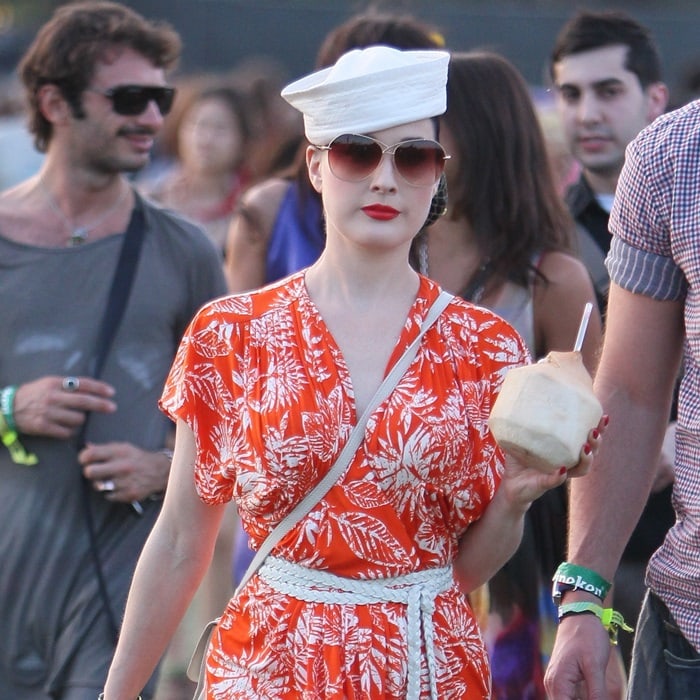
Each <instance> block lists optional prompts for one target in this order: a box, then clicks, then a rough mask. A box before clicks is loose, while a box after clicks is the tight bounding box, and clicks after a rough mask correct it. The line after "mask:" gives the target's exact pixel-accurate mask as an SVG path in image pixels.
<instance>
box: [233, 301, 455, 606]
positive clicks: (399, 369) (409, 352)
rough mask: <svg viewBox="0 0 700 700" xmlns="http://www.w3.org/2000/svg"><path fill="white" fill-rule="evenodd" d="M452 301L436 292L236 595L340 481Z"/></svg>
mask: <svg viewBox="0 0 700 700" xmlns="http://www.w3.org/2000/svg"><path fill="white" fill-rule="evenodd" d="M452 299H454V296H453V295H452V294H449V293H447V292H444V291H442V292H440V295H439V296H438V298H437V299H436V300H435V301H434V302H433V304H432V305H431V307H430V309H428V313H427V314H426V317H425V319H424V320H423V323H422V324H421V328H420V332H419V334H418V336H417V337H416V338H415V340H414V341H413V342H412V343H411V344H410V345H409V346H408V347H407V348H406V350H405V351H404V353H403V355H401V357H400V358H399V360H398V361H397V362H396V364H395V365H394V366H393V367H392V368H391V371H390V372H389V374H387V375H386V377H384V381H383V382H382V383H381V384H380V385H379V388H378V389H377V391H376V393H375V394H374V396H373V397H372V399H371V400H370V402H369V404H368V405H367V408H366V409H365V410H364V412H363V414H362V415H361V416H360V419H359V420H358V421H357V423H356V425H355V426H354V427H353V429H352V431H351V433H350V437H349V438H348V441H347V442H346V443H345V446H344V447H343V449H342V450H341V452H340V454H339V455H338V459H336V461H335V462H334V463H333V466H332V467H331V468H330V469H329V470H328V472H327V473H326V475H325V476H324V477H323V478H322V479H321V481H319V482H318V484H316V486H314V487H313V488H312V489H311V491H309V492H308V493H307V494H306V496H304V498H303V499H302V500H301V501H300V502H299V503H298V504H297V505H296V506H295V507H294V508H293V509H292V510H291V511H290V512H289V513H288V514H287V516H286V517H285V518H284V519H283V520H282V521H281V522H280V523H279V524H278V525H277V527H276V528H275V529H274V530H272V532H270V534H269V535H268V536H267V538H266V539H265V541H264V542H263V543H262V545H260V549H259V550H258V551H257V553H256V555H255V557H254V558H253V561H251V562H250V565H249V566H248V568H247V569H246V572H245V574H243V577H242V578H241V581H240V583H239V584H238V586H237V588H236V593H238V592H239V591H240V590H241V589H242V588H243V586H245V584H246V583H248V581H249V579H250V577H251V576H252V575H253V574H254V573H255V572H256V571H257V570H258V569H259V568H260V566H261V565H262V563H263V562H264V561H265V558H266V557H267V555H268V554H269V553H270V552H271V551H272V549H273V547H274V546H275V545H276V544H277V543H278V542H279V541H280V540H281V539H282V538H283V537H284V536H285V535H286V534H287V533H288V532H289V531H290V530H291V529H292V528H293V527H294V526H295V525H296V524H297V523H298V522H299V521H300V520H301V519H302V518H303V517H304V516H305V515H306V514H307V513H309V512H310V511H311V509H312V508H314V506H315V505H316V504H317V503H318V502H319V501H320V500H321V499H322V498H323V497H324V496H325V495H326V493H328V491H329V490H330V489H331V487H332V486H333V484H335V483H336V481H338V479H340V477H341V476H342V475H343V473H344V472H345V470H346V469H347V467H348V465H349V464H350V460H351V459H352V457H353V455H354V454H355V452H357V448H358V447H359V446H360V444H361V443H362V440H363V438H364V434H365V426H366V425H367V421H368V420H369V417H370V416H371V415H372V413H373V412H374V410H375V409H376V408H377V406H379V405H380V404H381V403H382V401H384V400H385V399H386V398H387V397H388V396H389V394H391V392H392V391H393V390H394V387H396V385H397V384H398V383H399V379H401V377H403V375H404V374H405V373H406V370H407V369H408V367H409V366H410V364H411V362H413V358H414V357H415V356H416V353H417V352H418V348H419V347H420V343H421V339H422V338H423V335H424V334H425V332H426V331H427V330H428V328H430V326H432V325H433V323H435V321H436V320H437V318H438V317H439V316H440V314H441V313H442V312H443V311H444V310H445V308H447V305H448V304H449V303H450V302H451V301H452Z"/></svg>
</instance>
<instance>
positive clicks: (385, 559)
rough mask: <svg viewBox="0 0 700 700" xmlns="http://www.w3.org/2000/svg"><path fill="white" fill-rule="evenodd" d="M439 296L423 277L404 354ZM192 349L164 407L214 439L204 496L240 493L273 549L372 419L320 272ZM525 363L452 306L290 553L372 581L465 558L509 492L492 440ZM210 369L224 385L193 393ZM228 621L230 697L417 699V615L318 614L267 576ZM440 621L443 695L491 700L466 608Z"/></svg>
mask: <svg viewBox="0 0 700 700" xmlns="http://www.w3.org/2000/svg"><path fill="white" fill-rule="evenodd" d="M435 293H436V291H435V288H434V285H433V284H432V283H431V282H429V281H427V280H424V279H422V280H421V291H420V293H419V296H418V299H417V302H416V304H415V306H414V308H413V309H412V312H411V314H409V317H408V318H407V321H406V325H405V329H404V330H405V332H404V334H403V335H402V338H401V340H400V342H404V343H407V342H408V341H409V339H410V337H411V332H410V329H413V331H412V332H415V329H416V328H417V326H418V324H419V322H420V320H421V317H422V315H423V314H424V313H425V309H426V308H427V305H428V300H429V298H431V297H432V296H434V294H435ZM406 329H409V330H408V331H406ZM182 348H185V350H183V351H182V353H180V354H179V360H180V365H179V366H178V364H177V363H176V364H175V365H174V368H173V372H172V374H171V377H170V378H169V387H168V389H167V392H166V394H164V401H163V405H164V406H165V407H167V410H168V411H169V412H171V415H173V416H174V417H183V418H184V419H185V420H187V421H188V423H189V424H190V425H194V426H196V431H197V434H198V435H200V436H203V437H202V440H203V442H204V445H203V450H202V453H203V454H205V455H207V460H208V463H207V464H198V465H197V479H198V488H200V486H201V492H202V493H203V494H204V495H203V497H206V498H212V499H214V498H217V499H220V500H221V501H223V500H226V499H227V498H230V496H231V493H232V492H233V493H234V494H235V497H236V500H237V501H238V503H239V506H246V505H250V510H246V509H245V507H243V508H239V510H240V512H241V517H242V518H243V519H244V521H245V524H246V528H247V529H249V530H250V532H251V534H252V535H253V538H254V541H255V542H260V541H262V539H263V538H264V534H265V531H266V530H267V529H269V528H270V527H271V526H272V524H273V523H274V522H275V521H276V520H277V519H278V518H279V512H278V511H280V509H281V507H282V505H283V504H287V503H289V504H291V502H296V501H297V500H298V499H300V498H301V497H302V495H303V493H304V492H305V491H306V490H307V489H308V486H309V485H310V484H311V483H315V481H316V480H317V479H318V477H319V476H320V474H322V473H324V472H325V470H326V469H328V467H329V465H330V463H331V462H332V460H333V458H334V457H335V455H336V453H337V450H338V448H339V446H340V444H342V442H343V441H344V440H345V439H346V437H345V436H346V435H347V433H348V431H349V429H350V427H351V424H352V422H353V420H354V417H355V414H354V406H353V402H352V395H351V392H350V389H351V387H350V384H349V377H348V374H347V368H345V367H343V366H342V365H339V364H338V357H337V348H336V346H335V345H334V344H333V343H332V339H329V334H328V329H327V328H326V327H325V325H324V323H323V319H322V318H321V317H320V316H319V315H318V311H317V310H316V309H315V307H314V306H313V303H312V302H311V301H310V300H309V298H308V295H307V294H306V290H305V286H304V282H303V274H300V275H298V276H296V277H293V278H291V279H290V280H287V281H286V282H283V283H280V284H279V285H278V286H277V287H276V288H274V289H267V290H261V291H258V292H255V293H252V294H246V295H241V296H239V297H231V298H228V299H226V300H220V301H218V302H214V303H213V304H212V305H210V306H209V307H208V308H206V309H205V310H204V312H203V313H202V314H201V315H198V318H197V319H196V321H195V322H193V326H192V331H191V333H190V335H189V337H186V338H185V339H184V341H183V344H182V345H181V349H182ZM216 353H220V354H218V355H217V354H216ZM212 355H214V356H212ZM525 359H526V355H525V354H524V351H523V348H522V346H521V345H520V342H519V340H518V339H517V338H516V337H515V336H511V335H509V329H508V328H507V326H505V324H503V323H502V322H501V321H500V320H499V319H497V318H496V317H495V316H493V315H491V314H489V313H488V312H485V311H483V310H481V309H475V308H473V307H470V306H469V305H467V304H464V303H463V302H461V301H459V300H457V301H455V302H454V303H453V304H451V305H450V307H449V309H448V310H447V311H446V312H445V314H444V315H443V317H441V319H440V320H439V322H438V324H437V325H436V326H435V328H434V329H431V331H430V332H429V334H428V335H426V339H425V343H424V346H423V347H422V349H421V352H420V353H419V356H418V358H417V359H416V361H415V362H414V363H413V365H412V366H411V369H410V370H409V372H408V373H407V375H406V376H405V377H404V378H403V379H402V381H401V383H400V386H399V387H398V389H397V390H396V391H395V392H394V394H393V395H392V397H390V400H389V401H387V402H386V403H385V405H384V406H383V407H382V409H380V410H379V411H377V412H375V415H374V416H373V417H372V419H371V420H370V424H369V425H368V427H367V430H366V433H365V446H369V447H367V448H366V447H365V446H363V448H362V449H361V450H360V451H359V452H358V454H357V455H356V457H355V459H354V460H353V462H352V464H351V465H350V467H349V469H348V474H347V477H346V479H347V482H346V481H343V482H342V484H341V486H339V487H336V488H335V489H332V490H331V493H330V494H329V497H328V498H327V499H326V500H325V501H324V502H323V503H322V504H319V505H318V506H317V507H316V508H315V509H314V510H313V511H312V512H311V513H310V514H309V515H308V516H307V517H306V518H304V519H303V521H302V522H301V523H299V524H298V526H297V527H296V528H295V530H294V531H293V532H292V533H290V535H289V536H288V537H287V538H285V539H284V540H283V542H282V543H280V544H279V545H278V550H277V553H278V554H280V555H282V556H285V557H287V558H289V559H291V560H293V561H298V562H303V563H304V564H306V565H309V566H313V567H316V568H325V569H329V570H331V571H333V570H334V569H335V568H336V567H338V570H343V571H344V572H345V571H347V572H348V575H351V576H356V577H358V578H368V577H372V578H374V577H377V576H387V575H394V574H398V573H404V572H406V571H410V570H414V569H416V568H418V569H421V568H426V567H431V566H435V565H438V564H443V563H445V562H446V561H449V558H450V557H451V556H452V555H453V552H454V548H455V546H456V543H457V537H458V536H459V534H460V532H461V531H462V530H463V528H464V527H465V526H466V524H467V523H468V522H470V521H471V520H473V519H474V518H478V517H480V515H481V513H482V512H483V508H484V505H485V504H486V502H487V501H488V500H489V499H490V498H491V497H492V494H493V491H494V489H495V484H496V481H497V480H498V469H499V466H500V457H499V454H498V452H497V451H496V448H495V445H494V442H493V438H492V436H491V435H490V433H489V431H488V430H487V429H486V428H485V425H486V419H487V417H488V410H489V407H490V404H491V402H492V401H493V397H494V396H495V395H496V393H497V387H498V386H500V383H501V381H502V376H503V374H504V369H505V368H507V367H508V366H509V365H511V364H521V363H522V362H523V361H524V360H525ZM212 369H213V372H214V373H213V374H210V372H211V371H212ZM196 374H202V375H203V377H201V378H200V381H202V382H203V383H204V384H208V386H206V387H205V386H202V387H200V386H197V387H196V392H195V391H194V390H193V391H190V390H189V388H188V390H183V386H187V385H188V383H189V382H190V381H192V378H193V375H196ZM200 391H201V395H200V393H199V392H200ZM195 394H196V395H195ZM202 397H205V400H203V399H202ZM205 408H206V410H204V409H205ZM324 431H325V434H324ZM341 436H342V437H341ZM217 453H218V455H219V456H218V457H217ZM200 482H204V485H203V486H202V485H201V483H200ZM378 485H381V486H382V487H383V488H379V487H378ZM433 497H434V498H433ZM406 542H408V544H404V543H406ZM404 547H405V548H406V549H410V551H404ZM353 557H354V559H353ZM224 617H225V620H224V621H222V624H224V625H225V624H229V626H230V628H231V629H233V628H235V630H236V633H234V634H232V635H230V636H227V635H226V634H222V637H221V640H220V643H219V642H217V644H219V646H217V649H216V652H217V653H216V654H215V655H214V656H213V657H212V663H211V664H210V668H211V671H212V673H213V674H214V675H215V676H216V678H217V691H216V693H217V695H216V696H215V697H217V698H221V700H224V699H225V700H231V698H234V697H235V698H243V699H244V700H247V699H248V698H250V699H251V700H252V699H253V698H254V699H255V700H262V699H266V698H274V699H275V700H280V699H283V700H300V699H301V698H304V700H313V699H315V698H318V699H319V700H321V698H323V700H327V699H328V698H330V696H331V695H333V698H334V700H338V699H339V698H343V697H347V692H346V689H347V688H351V692H352V693H353V694H354V695H355V696H357V697H369V698H374V697H401V696H402V694H405V691H406V687H405V682H406V646H405V633H406V626H405V625H406V620H405V607H404V606H400V605H395V604H376V605H368V606H361V607H359V606H352V605H344V606H332V605H323V604H316V603H303V602H301V601H297V600H293V599H291V598H288V597H287V596H284V595H282V594H278V593H275V592H274V591H272V590H271V589H270V588H269V586H267V585H265V584H263V583H262V582H261V580H260V579H258V578H257V577H254V578H253V579H252V580H251V582H249V584H248V586H246V589H245V590H244V591H243V593H242V594H241V595H240V596H239V597H238V598H237V599H236V600H235V601H232V603H231V604H230V606H229V609H228V611H227V613H226V614H225V616H224ZM434 619H435V624H436V632H437V635H438V636H437V639H438V644H437V646H436V659H437V661H438V681H439V686H440V687H439V692H440V698H441V700H443V698H444V699H446V700H453V699H454V700H457V698H459V700H465V698H467V697H468V698H469V699H470V700H472V699H473V698H475V697H479V698H480V697H481V696H482V693H481V692H480V689H477V692H478V695H474V689H473V688H467V687H465V686H466V681H465V680H464V679H465V677H469V676H468V675H465V668H470V667H471V668H473V669H474V672H476V673H481V674H482V681H483V684H484V685H486V680H485V679H487V678H488V668H487V665H486V659H485V653H484V650H483V647H482V645H481V642H480V639H479V633H478V629H477V628H476V625H475V622H474V620H473V618H472V616H471V613H470V612H469V611H468V609H467V607H466V605H465V603H464V599H463V598H462V597H458V595H457V593H456V591H455V592H454V593H451V594H450V595H448V596H446V597H445V598H444V599H443V598H442V596H441V601H440V602H439V603H438V604H437V611H436V616H435V618H434ZM226 621H227V622H226ZM241 630H249V634H246V633H244V634H243V635H241V634H240V632H241ZM260 635H264V643H262V639H261V637H260ZM241 639H242V641H241ZM219 651H220V652H221V653H220V654H219V653H218V652H219ZM423 680H424V681H425V678H424V679H423ZM469 683H470V684H472V681H471V680H470V681H469ZM423 685H425V683H423ZM324 686H325V687H324Z"/></svg>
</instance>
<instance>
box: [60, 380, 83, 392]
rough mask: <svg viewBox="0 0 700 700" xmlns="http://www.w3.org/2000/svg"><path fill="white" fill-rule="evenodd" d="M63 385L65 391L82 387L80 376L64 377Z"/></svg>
mask: <svg viewBox="0 0 700 700" xmlns="http://www.w3.org/2000/svg"><path fill="white" fill-rule="evenodd" d="M61 386H62V387H63V389H64V390H65V391H71V392H72V391H78V389H80V379H78V377H63V381H62V382H61Z"/></svg>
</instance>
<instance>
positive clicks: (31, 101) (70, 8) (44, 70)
mask: <svg viewBox="0 0 700 700" xmlns="http://www.w3.org/2000/svg"><path fill="white" fill-rule="evenodd" d="M122 48H130V49H132V50H133V51H136V52H137V53H139V54H141V55H142V56H144V57H145V58H147V59H148V60H149V61H151V62H152V63H153V65H154V66H156V67H157V68H163V69H166V70H167V69H170V68H173V67H174V66H175V64H176V63H177V60H178V58H179V55H180V48H181V43H180V38H179V36H178V34H177V33H176V32H175V31H174V30H173V29H172V28H171V27H170V25H168V24H166V23H163V22H151V21H149V20H146V19H145V18H143V17H142V16H141V15H139V14H138V13H137V12H135V11H134V10H131V9H129V8H128V7H125V6H124V5H120V4H118V3H116V2H103V1H100V0H88V1H87V2H76V3H70V4H67V5H63V6H61V7H59V8H58V9H57V10H56V12H55V13H54V14H53V16H52V18H51V19H50V20H49V21H48V22H47V23H46V24H45V25H44V26H43V27H42V28H41V29H40V30H39V33H38V34H37V36H36V38H35V39H34V41H33V42H32V44H31V46H30V47H29V49H28V50H27V52H26V53H25V55H24V57H23V58H22V60H21V61H20V64H19V69H18V72H19V76H20V78H21V80H22V83H23V85H24V88H25V91H26V94H27V101H28V108H29V129H30V131H31V132H32V134H33V135H34V143H35V145H36V147H37V149H38V150H39V151H41V152H44V151H46V148H47V147H48V144H49V141H50V140H51V134H52V125H51V122H49V121H48V120H47V119H46V118H45V117H44V116H43V114H42V113H41V110H40V109H39V99H38V94H39V90H40V88H41V87H42V86H43V85H47V84H54V85H57V86H58V87H59V88H60V90H61V93H62V94H63V96H64V98H65V99H66V100H67V102H68V103H69V105H70V107H71V110H72V112H73V114H74V116H75V117H76V118H81V117H83V116H84V113H83V108H82V102H81V98H82V94H83V92H84V91H85V89H86V88H87V87H88V86H89V85H90V81H91V80H92V78H93V75H94V73H95V67H96V64H97V63H98V62H99V61H102V60H105V59H108V58H109V57H111V56H113V55H114V54H115V52H116V51H118V50H120V49H122Z"/></svg>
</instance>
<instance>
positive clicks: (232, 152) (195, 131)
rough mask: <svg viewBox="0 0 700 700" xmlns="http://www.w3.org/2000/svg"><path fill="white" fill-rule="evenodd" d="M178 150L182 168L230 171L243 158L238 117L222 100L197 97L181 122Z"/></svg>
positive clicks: (200, 170)
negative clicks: (198, 98)
mask: <svg viewBox="0 0 700 700" xmlns="http://www.w3.org/2000/svg"><path fill="white" fill-rule="evenodd" d="M178 149H179V154H180V161H181V163H182V166H183V168H185V170H189V171H192V172H194V171H197V172H203V173H207V174H212V175H216V174H223V173H227V172H233V171H234V170H236V168H237V167H238V166H239V164H240V163H241V161H242V160H243V149H244V143H243V135H242V133H241V128H240V124H239V121H238V116H237V115H236V114H235V113H234V112H233V111H232V110H231V107H230V106H229V105H227V104H226V102H225V101H224V100H222V99H219V98H216V97H211V98H205V99H202V100H198V101H197V102H195V103H194V104H193V105H192V106H191V107H190V108H189V109H188V110H187V112H186V114H185V115H184V117H183V119H182V124H181V125H180V132H179V135H178Z"/></svg>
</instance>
